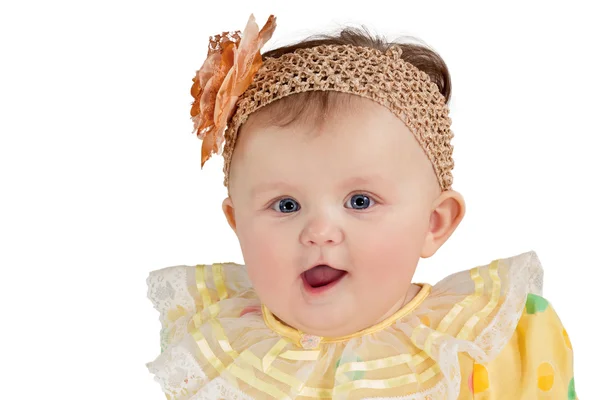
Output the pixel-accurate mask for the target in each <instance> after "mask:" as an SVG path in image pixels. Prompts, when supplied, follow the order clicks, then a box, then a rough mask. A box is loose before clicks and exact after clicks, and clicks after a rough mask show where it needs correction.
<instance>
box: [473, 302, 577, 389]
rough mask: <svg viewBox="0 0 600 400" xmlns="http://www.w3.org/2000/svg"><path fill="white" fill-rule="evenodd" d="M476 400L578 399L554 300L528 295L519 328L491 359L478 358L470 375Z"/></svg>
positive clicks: (570, 349) (568, 347)
mask: <svg viewBox="0 0 600 400" xmlns="http://www.w3.org/2000/svg"><path fill="white" fill-rule="evenodd" d="M470 385H471V389H472V391H473V393H474V397H473V398H474V400H483V399H485V400H496V399H506V398H511V399H538V398H548V399H565V400H576V399H577V395H576V393H575V380H574V376H573V347H572V345H571V341H570V340H569V336H568V334H567V331H566V330H565V328H564V327H563V325H562V323H561V321H560V319H559V317H558V315H557V314H556V312H555V310H554V308H553V307H552V306H551V305H550V303H549V302H548V301H547V300H546V299H545V298H543V297H542V296H538V295H535V294H529V295H528V296H527V303H526V305H525V308H524V310H523V314H522V316H521V319H520V320H519V324H518V325H517V329H516V330H515V333H514V335H513V336H512V338H511V340H510V341H509V343H508V344H507V345H506V347H505V348H504V349H503V350H502V352H501V353H500V354H499V355H498V357H496V358H495V359H494V360H493V361H491V362H489V363H487V364H478V363H474V365H473V373H472V376H471V382H470Z"/></svg>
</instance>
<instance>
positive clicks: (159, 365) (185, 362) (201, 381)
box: [146, 346, 207, 400]
mask: <svg viewBox="0 0 600 400" xmlns="http://www.w3.org/2000/svg"><path fill="white" fill-rule="evenodd" d="M146 367H147V368H148V370H149V371H150V372H151V373H153V374H154V375H155V376H154V380H155V381H156V382H158V383H160V386H161V388H162V390H163V392H164V393H166V394H168V395H170V396H171V398H172V399H177V400H179V399H181V400H184V399H188V398H189V397H188V396H189V395H191V394H193V393H196V392H197V391H198V390H199V389H200V388H201V387H202V386H204V385H206V382H207V377H206V374H205V373H204V372H203V371H202V369H201V368H200V366H199V365H198V362H197V361H196V359H195V358H194V357H193V356H192V355H191V354H190V353H189V352H188V351H187V350H186V349H185V348H184V347H183V346H170V347H169V348H168V349H167V350H165V351H164V352H163V353H161V355H160V356H158V358H157V359H156V360H155V361H153V362H149V363H146Z"/></svg>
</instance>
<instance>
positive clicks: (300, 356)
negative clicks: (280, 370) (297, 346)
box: [279, 350, 321, 361]
mask: <svg viewBox="0 0 600 400" xmlns="http://www.w3.org/2000/svg"><path fill="white" fill-rule="evenodd" d="M320 353H321V352H320V351H319V350H304V351H303V350H287V351H285V352H283V353H281V354H280V355H279V358H285V359H286V360H295V361H317V360H318V359H319V354H320Z"/></svg>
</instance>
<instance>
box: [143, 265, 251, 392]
mask: <svg viewBox="0 0 600 400" xmlns="http://www.w3.org/2000/svg"><path fill="white" fill-rule="evenodd" d="M146 283H147V286H148V293H147V296H148V298H149V299H150V301H151V302H152V304H153V306H154V308H155V309H156V310H157V311H158V312H159V320H160V322H161V330H160V353H161V354H160V355H159V356H158V357H157V358H156V359H155V360H154V361H152V362H149V363H146V367H147V368H148V370H149V371H150V372H151V373H153V374H154V375H155V377H154V379H155V381H157V382H159V383H160V385H161V388H162V389H163V391H164V393H165V395H166V397H167V398H168V399H187V398H189V397H188V396H189V395H190V394H191V393H194V392H195V391H197V390H198V388H199V387H200V386H202V384H204V383H205V380H206V374H205V373H204V372H203V370H202V368H201V367H200V366H199V364H198V362H197V360H196V357H195V356H194V351H190V348H189V347H188V348H186V347H185V346H183V345H182V344H183V343H185V338H186V336H189V332H190V330H191V329H192V327H193V326H194V325H196V324H201V323H202V322H203V321H205V320H209V319H210V318H211V317H212V316H215V315H217V314H220V315H223V316H231V317H234V318H237V317H239V316H240V315H242V314H244V312H248V311H250V312H251V311H253V310H255V309H258V308H259V305H260V303H259V301H258V299H257V297H256V296H255V293H254V291H253V290H251V284H250V281H249V279H248V275H247V273H246V269H245V266H243V265H239V264H235V263H222V264H221V263H219V264H211V265H196V266H188V265H178V266H172V267H166V268H162V269H158V270H155V271H151V272H150V274H149V276H148V278H147V279H146ZM192 349H193V348H192Z"/></svg>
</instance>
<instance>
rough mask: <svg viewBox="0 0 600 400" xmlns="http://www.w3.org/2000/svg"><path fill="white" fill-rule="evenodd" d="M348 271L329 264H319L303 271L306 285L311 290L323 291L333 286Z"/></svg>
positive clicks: (314, 291)
mask: <svg viewBox="0 0 600 400" xmlns="http://www.w3.org/2000/svg"><path fill="white" fill-rule="evenodd" d="M347 273H348V272H347V271H343V270H340V269H335V268H333V267H330V266H329V265H317V266H315V267H312V268H311V269H309V270H306V271H304V272H303V273H302V280H303V281H304V287H305V288H306V289H307V290H309V291H310V292H313V293H316V292H322V291H324V290H327V289H329V288H331V287H333V286H334V285H335V284H336V283H338V282H339V281H340V280H341V279H342V278H343V277H344V276H346V274H347Z"/></svg>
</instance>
